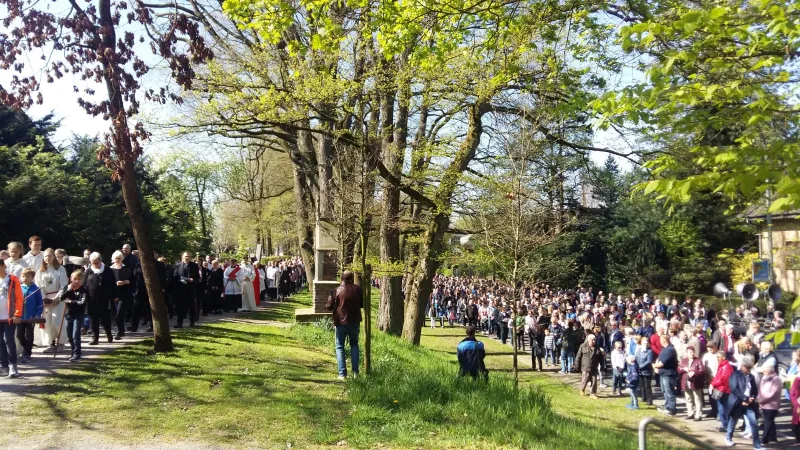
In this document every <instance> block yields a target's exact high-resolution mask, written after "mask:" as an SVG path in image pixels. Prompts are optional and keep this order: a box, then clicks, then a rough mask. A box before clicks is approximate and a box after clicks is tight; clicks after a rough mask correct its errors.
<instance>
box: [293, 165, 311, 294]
mask: <svg viewBox="0 0 800 450" xmlns="http://www.w3.org/2000/svg"><path fill="white" fill-rule="evenodd" d="M292 172H293V173H294V197H295V198H294V199H295V203H296V206H297V222H296V223H297V242H298V248H299V249H300V256H301V257H302V258H303V265H304V266H305V269H306V278H308V283H309V285H311V284H313V282H314V221H313V220H312V217H314V216H313V214H312V213H311V210H310V208H311V205H313V203H310V202H309V197H310V193H309V192H308V186H307V185H306V179H305V175H304V174H303V171H302V169H300V168H298V167H297V166H296V165H293V166H292Z"/></svg>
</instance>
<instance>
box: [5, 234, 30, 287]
mask: <svg viewBox="0 0 800 450" xmlns="http://www.w3.org/2000/svg"><path fill="white" fill-rule="evenodd" d="M24 250H25V247H23V246H22V243H21V242H9V243H8V254H9V257H8V259H6V261H5V262H6V271H7V272H8V273H10V274H11V275H14V276H15V277H17V278H20V277H22V269H27V268H28V267H30V266H29V265H28V262H27V261H25V258H23V257H22V252H23V251H24Z"/></svg>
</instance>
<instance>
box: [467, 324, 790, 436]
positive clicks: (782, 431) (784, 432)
mask: <svg viewBox="0 0 800 450" xmlns="http://www.w3.org/2000/svg"><path fill="white" fill-rule="evenodd" d="M479 334H480V335H481V336H479V337H482V338H483V339H495V340H497V341H498V342H499V340H498V339H496V338H493V337H490V336H487V335H484V334H482V333H479ZM508 345H509V347H510V346H511V345H510V344H508ZM520 354H521V355H530V351H526V352H524V353H523V352H520ZM508 358H512V357H511V356H508ZM520 361H521V365H522V366H524V367H527V368H530V367H531V364H530V357H525V356H522V357H521V358H520ZM545 374H546V375H548V376H551V377H553V378H556V379H558V380H559V381H561V382H562V383H564V384H566V385H568V386H571V387H573V388H574V389H575V390H576V391H577V390H578V386H579V385H580V381H581V379H580V375H577V374H571V375H565V374H562V373H560V372H559V368H557V367H556V368H553V367H549V368H546V369H545V371H544V372H542V375H545ZM605 381H606V383H607V384H608V385H609V386H608V387H606V388H603V387H602V386H601V387H598V390H597V395H598V397H601V398H602V397H611V394H612V389H611V386H610V385H611V377H605ZM575 395H578V394H577V392H576V393H575ZM653 395H654V397H655V399H656V400H655V402H654V403H655V404H656V406H663V405H664V397H663V394H662V393H661V390H660V389H659V388H657V387H655V386H653ZM676 403H677V406H678V415H677V416H675V417H669V416H666V415H664V414H662V413H659V412H657V411H656V410H653V414H652V417H654V418H655V419H658V420H661V421H665V422H667V423H669V424H671V425H673V426H674V427H676V428H678V429H681V430H684V431H686V432H688V433H690V434H691V435H692V436H694V437H696V438H699V439H700V440H702V441H703V442H706V443H708V444H710V445H713V446H715V447H717V448H730V447H727V446H726V445H725V433H722V432H718V431H716V428H717V427H719V426H720V423H719V421H718V420H716V419H714V420H712V419H705V418H704V419H703V420H702V421H700V422H695V421H688V420H685V419H684V417H685V415H686V402H685V401H684V399H683V396H678V397H677V402H676ZM704 411H705V412H706V413H708V412H710V408H709V406H708V405H707V404H706V405H705V409H704ZM740 423H741V422H740ZM791 423H792V412H791V409H790V403H789V401H788V400H785V399H784V400H782V402H781V410H780V413H779V414H778V418H777V420H776V424H777V427H778V440H779V443H778V444H774V443H770V444H769V445H767V446H766V448H768V449H781V450H784V449H800V444H798V443H797V441H796V440H795V438H794V435H793V434H792V430H791ZM649 429H650V428H649ZM733 441H734V443H735V444H736V445H735V447H733V448H752V447H753V441H752V439H744V438H743V437H741V433H740V432H738V431H736V432H735V433H734V439H733Z"/></svg>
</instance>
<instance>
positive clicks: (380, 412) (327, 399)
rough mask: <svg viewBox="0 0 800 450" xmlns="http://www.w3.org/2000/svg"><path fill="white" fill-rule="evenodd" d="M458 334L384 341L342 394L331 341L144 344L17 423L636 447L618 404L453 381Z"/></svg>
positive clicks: (221, 329) (466, 444) (261, 440)
mask: <svg viewBox="0 0 800 450" xmlns="http://www.w3.org/2000/svg"><path fill="white" fill-rule="evenodd" d="M309 302H310V300H309V299H308V297H307V296H302V297H298V298H297V299H296V300H295V301H294V302H292V303H289V304H285V305H282V306H281V307H278V308H276V309H275V310H273V311H270V312H267V313H259V314H252V315H250V317H252V318H259V319H271V320H287V319H289V318H290V317H291V311H293V308H295V307H297V306H298V303H300V304H307V303H309ZM460 333H461V330H460V329H458V328H454V329H453V330H440V331H438V332H437V334H450V335H452V336H448V337H445V336H439V337H433V336H431V335H429V334H427V332H426V337H425V338H424V340H423V346H424V347H425V348H422V349H420V348H413V347H411V346H409V345H407V344H405V343H403V342H401V341H399V340H397V339H394V338H390V337H387V336H385V335H382V334H379V335H377V336H376V337H375V340H374V344H373V348H374V350H373V355H374V367H375V372H374V374H373V375H372V376H370V377H362V378H359V379H357V380H355V381H350V382H348V383H347V384H345V383H341V382H337V381H336V380H335V363H334V358H333V348H332V347H333V345H332V335H331V333H330V331H327V330H323V329H321V328H318V327H314V326H296V327H292V328H290V329H286V330H282V329H279V328H275V327H270V326H264V325H254V324H244V323H217V324H211V325H206V326H203V327H200V328H196V329H190V330H185V332H184V333H181V334H180V335H179V338H178V340H177V343H178V351H177V352H175V353H174V354H171V355H148V354H147V349H148V348H149V346H150V344H149V343H143V344H142V345H130V346H126V347H124V348H122V349H120V350H119V351H117V352H115V353H114V354H111V355H107V356H105V357H103V358H102V359H101V360H99V361H87V362H84V363H82V364H81V365H79V366H78V367H76V369H74V370H70V371H65V372H64V373H62V374H59V376H58V377H54V378H52V379H49V380H47V384H48V385H49V386H48V389H49V391H50V392H54V393H53V394H37V395H34V396H32V398H31V399H30V400H28V401H27V402H26V403H25V404H24V406H23V407H22V408H21V409H20V411H19V416H18V418H16V419H14V421H15V422H17V426H16V428H17V429H20V428H21V429H23V430H30V431H31V432H35V433H37V434H38V433H41V432H46V431H50V430H49V429H58V428H61V427H64V426H71V427H80V428H84V427H86V428H91V429H99V430H102V431H107V432H108V433H109V436H111V435H113V436H114V437H115V438H116V439H118V440H120V441H121V442H146V441H149V440H152V439H154V438H155V439H165V440H169V441H181V440H197V439H203V441H205V442H210V443H217V444H221V445H223V446H225V447H232V446H237V447H238V446H243V447H267V448H279V447H280V448H286V447H287V443H291V444H292V445H293V447H296V448H308V447H327V446H331V447H335V446H337V444H340V446H347V447H359V448H378V447H392V448H499V447H504V448H542V449H544V448H548V449H550V448H565V449H573V448H597V449H614V448H636V440H635V436H634V434H632V433H630V432H626V431H620V428H621V427H620V424H619V423H615V422H622V424H623V426H622V428H625V427H624V424H626V423H627V424H629V425H630V426H635V423H636V421H631V420H630V418H631V417H637V418H638V416H637V415H631V413H630V412H629V411H627V410H624V408H608V405H609V404H608V403H606V402H614V403H617V402H619V403H621V402H623V400H601V401H600V402H595V403H590V401H587V400H585V399H583V398H580V397H578V396H576V395H575V393H574V391H570V392H568V393H567V392H564V389H565V388H564V385H563V384H562V383H560V382H558V381H554V380H551V379H549V378H548V377H541V376H539V377H535V381H533V383H534V384H535V385H537V386H539V387H540V388H541V389H540V390H539V391H535V392H532V391H530V390H528V389H527V388H523V389H522V390H521V393H520V395H519V396H515V395H514V393H513V387H512V386H511V383H510V382H509V380H508V377H507V376H505V375H504V374H503V373H502V372H503V370H504V369H506V368H507V367H506V365H507V361H506V360H507V359H508V358H505V359H504V358H502V357H499V356H490V357H489V358H487V360H488V364H489V366H490V368H491V369H493V374H492V382H491V383H489V384H488V385H486V384H482V383H478V384H473V383H472V382H470V381H467V380H460V379H457V378H456V377H455V376H454V373H455V370H456V366H455V363H454V360H455V359H454V355H453V348H454V346H455V344H456V343H457V342H458V341H459V340H460V339H461V337H460V336H458V334H460ZM487 347H488V349H489V351H490V353H491V352H499V351H504V352H508V348H503V347H502V346H500V344H497V343H495V342H487ZM525 377H526V378H527V377H529V375H528V374H526V375H525ZM548 397H550V398H553V399H556V400H553V401H551V400H550V399H549V398H548ZM42 406H44V407H42ZM619 409H622V411H618V410H619ZM565 413H568V414H565ZM20 419H21V420H22V422H23V425H22V426H21V427H20V426H19V420H20ZM608 419H612V420H608ZM617 419H625V420H617ZM6 420H8V419H0V423H3V422H4V421H6ZM342 441H344V442H342ZM1 444H2V439H0V445H1Z"/></svg>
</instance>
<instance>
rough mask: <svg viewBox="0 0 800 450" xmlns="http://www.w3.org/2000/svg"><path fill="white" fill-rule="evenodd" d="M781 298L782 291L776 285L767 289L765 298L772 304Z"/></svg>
mask: <svg viewBox="0 0 800 450" xmlns="http://www.w3.org/2000/svg"><path fill="white" fill-rule="evenodd" d="M782 296H783V289H781V287H780V286H779V285H777V284H771V285H770V286H769V289H767V297H769V299H770V300H772V301H773V302H777V301H778V300H780V299H781V297H782Z"/></svg>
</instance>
